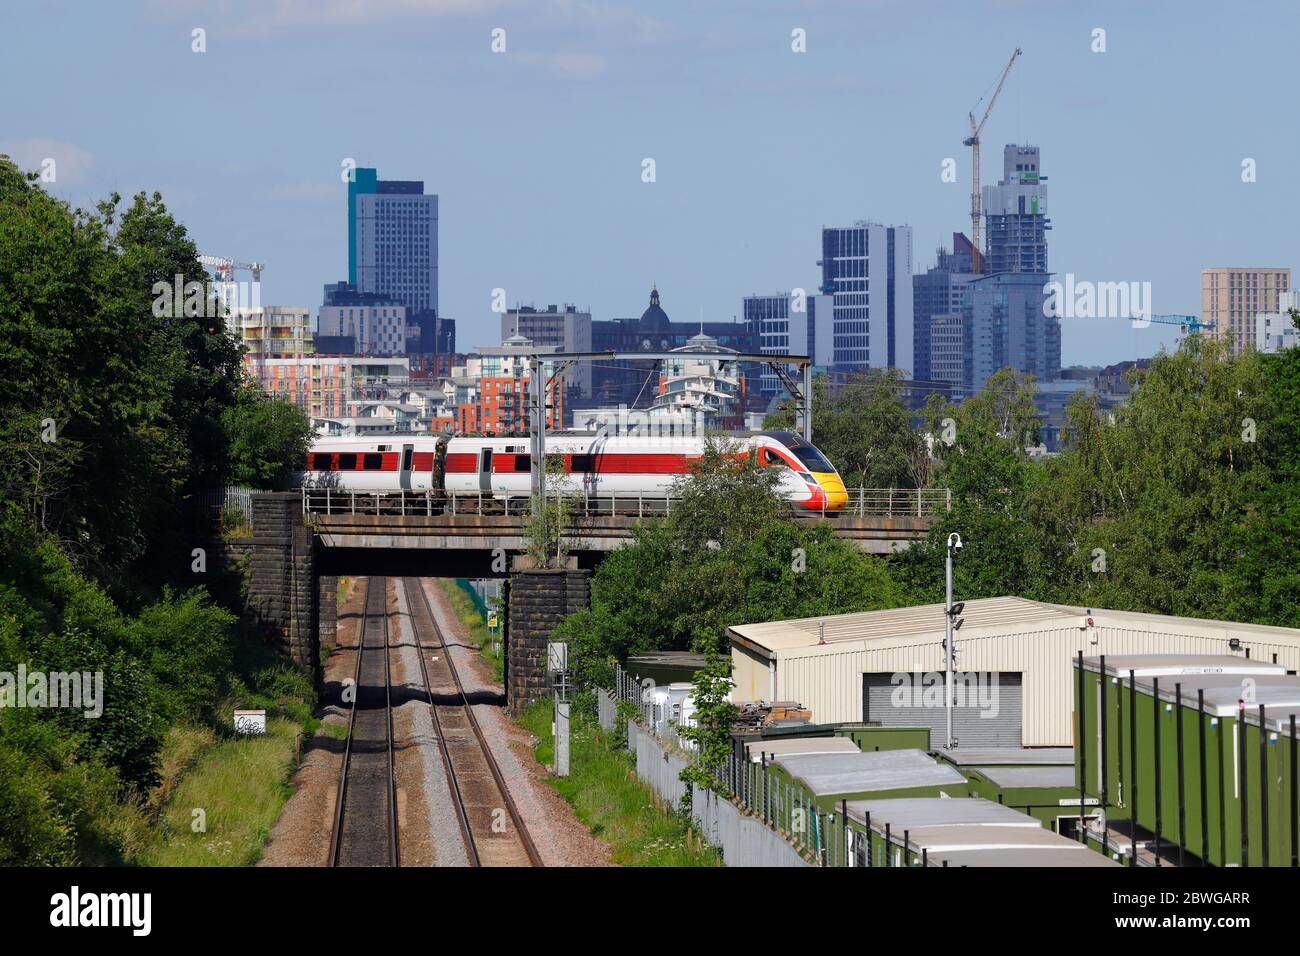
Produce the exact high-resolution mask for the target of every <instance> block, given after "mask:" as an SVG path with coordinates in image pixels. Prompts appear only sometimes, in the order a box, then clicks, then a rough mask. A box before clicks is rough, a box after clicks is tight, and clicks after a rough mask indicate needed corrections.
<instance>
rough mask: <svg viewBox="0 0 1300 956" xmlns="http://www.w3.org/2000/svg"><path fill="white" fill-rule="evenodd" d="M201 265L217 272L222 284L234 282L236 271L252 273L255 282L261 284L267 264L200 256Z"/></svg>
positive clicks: (226, 257)
mask: <svg viewBox="0 0 1300 956" xmlns="http://www.w3.org/2000/svg"><path fill="white" fill-rule="evenodd" d="M199 265H202V266H207V267H208V268H209V269H214V270H216V273H217V279H218V280H219V281H221V282H233V281H234V278H235V270H236V269H240V270H242V271H247V272H251V273H252V274H253V281H254V282H261V281H262V270H263V269H265V268H266V263H265V262H236V261H235V260H234V259H232V258H230V257H229V256H199Z"/></svg>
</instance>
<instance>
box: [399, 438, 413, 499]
mask: <svg viewBox="0 0 1300 956" xmlns="http://www.w3.org/2000/svg"><path fill="white" fill-rule="evenodd" d="M414 460H415V446H414V445H403V446H402V459H401V461H400V462H399V463H398V468H399V471H398V479H397V480H398V487H399V488H401V489H402V490H403V491H410V490H411V463H412V462H413V461H414Z"/></svg>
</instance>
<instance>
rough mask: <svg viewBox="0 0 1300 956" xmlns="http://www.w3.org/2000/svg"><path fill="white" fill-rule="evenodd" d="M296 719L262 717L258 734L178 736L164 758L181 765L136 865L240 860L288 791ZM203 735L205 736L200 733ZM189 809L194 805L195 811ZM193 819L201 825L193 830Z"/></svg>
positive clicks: (252, 849)
mask: <svg viewBox="0 0 1300 956" xmlns="http://www.w3.org/2000/svg"><path fill="white" fill-rule="evenodd" d="M299 729H300V725H298V724H296V723H294V722H292V721H289V720H284V719H281V718H269V719H268V720H267V722H266V735H265V736H261V737H242V738H235V739H228V740H218V739H217V737H216V736H215V735H214V734H212V733H211V732H210V731H187V732H186V733H184V734H181V735H179V736H178V737H177V738H176V740H175V743H174V744H173V742H172V740H170V739H169V745H171V746H172V747H173V749H174V753H173V755H172V756H171V758H170V759H171V760H174V761H176V764H175V765H176V766H178V767H181V768H182V769H183V766H188V770H185V771H184V772H183V773H181V770H179V769H178V770H177V775H178V776H179V779H178V780H177V781H176V782H175V784H174V789H172V791H171V793H170V796H169V797H168V798H167V799H166V804H165V806H164V807H163V808H162V812H161V815H160V817H159V819H158V822H157V825H156V826H155V828H154V831H153V834H152V836H151V837H150V838H149V839H148V840H147V841H146V842H145V845H144V847H143V848H142V849H141V851H140V852H139V854H138V855H137V856H136V857H135V861H134V862H136V863H137V864H140V865H142V866H247V865H249V864H251V863H254V862H256V860H257V858H258V857H259V856H260V855H261V852H262V846H263V844H264V843H265V842H266V837H267V835H268V834H269V833H270V831H271V826H272V824H274V823H275V821H276V818H277V817H278V816H279V815H280V809H281V808H282V807H283V806H284V803H285V801H286V800H288V798H289V794H290V792H291V791H290V787H289V786H288V783H287V781H288V778H289V775H290V773H291V772H292V769H293V763H294V744H295V738H296V737H297V734H298V731H299ZM203 735H206V738H204V739H200V738H203ZM196 811H202V814H201V815H200V814H199V813H197V812H196ZM200 820H201V822H202V829H201V830H200V832H195V829H194V828H195V826H196V825H197V823H198V822H199V821H200Z"/></svg>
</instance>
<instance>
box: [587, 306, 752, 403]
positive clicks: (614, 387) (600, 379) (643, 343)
mask: <svg viewBox="0 0 1300 956" xmlns="http://www.w3.org/2000/svg"><path fill="white" fill-rule="evenodd" d="M700 335H703V336H707V337H708V338H710V339H712V340H714V341H715V342H716V343H717V346H718V347H721V348H725V349H729V350H731V351H733V352H757V351H759V348H758V336H757V334H756V333H755V332H754V331H753V330H752V329H751V328H750V327H749V326H748V325H746V324H745V323H744V322H736V321H731V322H703V323H701V322H674V321H673V320H672V319H670V318H669V317H668V313H667V312H665V311H664V308H663V306H662V305H660V303H659V288H658V286H651V289H650V304H649V305H648V306H647V307H646V310H645V311H644V312H642V313H641V317H640V318H637V319H610V320H606V321H593V322H592V323H591V347H592V350H593V351H596V352H604V351H610V350H613V351H618V352H631V351H636V352H671V351H673V350H674V349H678V348H681V347H683V346H685V345H686V344H687V343H688V342H690V340H691V339H692V338H693V337H695V336H700ZM756 373H757V369H751V368H748V367H747V368H746V374H756ZM657 385H658V382H657V376H655V365H654V363H652V362H636V361H618V362H614V361H604V362H597V363H595V364H594V365H593V367H592V370H591V392H592V394H591V398H590V400H589V401H590V402H591V403H592V404H595V405H613V406H617V405H627V406H628V407H629V408H637V407H641V408H645V407H648V406H649V405H650V404H651V402H652V401H653V400H654V397H655V395H656V393H657V391H658V388H657Z"/></svg>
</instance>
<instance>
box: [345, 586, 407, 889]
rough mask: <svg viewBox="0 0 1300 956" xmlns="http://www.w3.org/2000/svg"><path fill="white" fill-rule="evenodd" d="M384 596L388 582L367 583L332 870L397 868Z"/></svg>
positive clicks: (394, 786)
mask: <svg viewBox="0 0 1300 956" xmlns="http://www.w3.org/2000/svg"><path fill="white" fill-rule="evenodd" d="M387 592H388V581H387V579H386V578H367V579H366V599H365V611H364V614H363V617H362V621H361V640H360V641H359V642H358V645H357V669H356V675H355V683H354V685H353V687H354V691H355V695H356V696H355V697H354V699H353V704H352V713H351V716H350V717H349V718H348V737H347V744H346V747H345V749H344V751H343V772H342V774H341V775H340V776H339V789H338V795H337V798H336V799H335V803H334V832H333V834H332V836H331V840H330V857H329V865H330V866H396V865H397V799H396V791H397V788H396V785H395V783H394V779H393V709H392V687H391V682H390V677H389V674H390V671H389V667H388V598H387Z"/></svg>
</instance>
